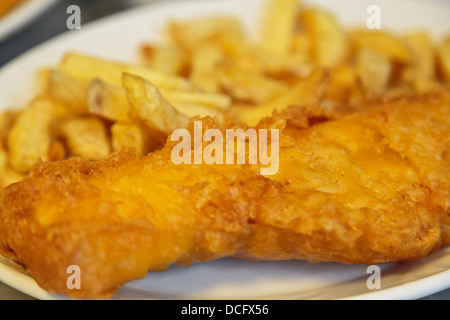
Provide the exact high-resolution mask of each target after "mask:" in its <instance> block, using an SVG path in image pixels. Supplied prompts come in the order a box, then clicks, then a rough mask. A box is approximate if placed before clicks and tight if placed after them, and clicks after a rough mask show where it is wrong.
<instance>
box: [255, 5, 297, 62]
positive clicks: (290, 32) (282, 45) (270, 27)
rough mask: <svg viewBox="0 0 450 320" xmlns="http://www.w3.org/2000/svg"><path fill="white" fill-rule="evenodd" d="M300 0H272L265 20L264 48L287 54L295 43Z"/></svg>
mask: <svg viewBox="0 0 450 320" xmlns="http://www.w3.org/2000/svg"><path fill="white" fill-rule="evenodd" d="M298 3H299V1H298V0H270V1H269V3H268V5H267V8H266V16H265V18H264V20H263V25H262V28H261V31H262V35H261V38H262V41H261V42H262V44H261V45H262V48H263V49H264V50H266V51H268V52H270V53H272V54H275V55H281V56H285V55H287V54H288V53H289V52H290V50H291V48H292V45H293V41H294V31H295V23H296V16H297V6H298Z"/></svg>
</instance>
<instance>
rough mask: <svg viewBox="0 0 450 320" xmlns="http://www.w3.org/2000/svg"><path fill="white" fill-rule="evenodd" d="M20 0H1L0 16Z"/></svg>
mask: <svg viewBox="0 0 450 320" xmlns="http://www.w3.org/2000/svg"><path fill="white" fill-rule="evenodd" d="M21 1H22V0H2V1H1V2H0V17H2V16H4V15H5V14H7V13H8V12H9V11H10V10H12V9H13V8H14V6H16V5H17V4H18V3H20V2H21Z"/></svg>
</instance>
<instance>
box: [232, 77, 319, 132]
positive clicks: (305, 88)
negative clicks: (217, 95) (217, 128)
mask: <svg viewBox="0 0 450 320" xmlns="http://www.w3.org/2000/svg"><path fill="white" fill-rule="evenodd" d="M327 80H328V73H327V72H325V71H322V70H316V71H315V72H313V73H312V74H311V75H310V76H309V77H308V78H306V79H299V80H297V81H296V83H295V84H294V85H292V87H291V88H290V89H289V90H287V91H286V92H285V93H284V94H282V95H280V96H278V97H276V98H274V99H273V100H271V101H269V102H267V103H264V104H261V105H258V106H251V107H243V108H238V109H237V110H236V109H235V110H234V115H235V120H236V121H237V122H244V123H246V124H248V125H250V126H255V125H257V124H258V122H259V121H261V120H262V119H263V118H265V117H271V116H272V115H273V112H274V111H275V110H278V111H282V110H284V109H286V108H287V107H289V106H301V107H304V108H308V107H315V106H317V105H318V104H319V103H320V102H321V101H322V99H323V98H324V96H325V92H326V89H327V84H328V82H327Z"/></svg>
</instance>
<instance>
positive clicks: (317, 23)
mask: <svg viewBox="0 0 450 320" xmlns="http://www.w3.org/2000/svg"><path fill="white" fill-rule="evenodd" d="M302 22H303V24H304V26H305V28H306V30H307V32H308V33H309V34H310V37H311V42H312V43H311V45H312V56H313V59H314V60H315V62H316V63H317V64H318V65H319V66H324V67H334V66H336V65H337V64H339V63H341V62H343V61H345V60H346V59H347V57H348V54H349V49H348V48H349V46H348V39H347V34H346V32H345V31H344V30H343V28H342V26H341V25H340V24H339V23H338V21H337V20H336V18H335V17H334V16H333V15H331V14H329V13H327V12H325V11H320V10H317V9H309V10H306V11H305V12H304V13H303V15H302Z"/></svg>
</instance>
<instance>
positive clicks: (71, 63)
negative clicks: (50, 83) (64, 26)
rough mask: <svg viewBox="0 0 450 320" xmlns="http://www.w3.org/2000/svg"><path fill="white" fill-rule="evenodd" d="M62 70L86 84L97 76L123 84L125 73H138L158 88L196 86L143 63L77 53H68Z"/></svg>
mask: <svg viewBox="0 0 450 320" xmlns="http://www.w3.org/2000/svg"><path fill="white" fill-rule="evenodd" d="M60 70H61V71H62V72H64V73H66V74H68V75H69V76H71V77H73V78H75V79H78V80H79V81H82V82H84V83H86V84H88V83H89V82H90V81H92V80H93V79H95V78H98V79H100V80H103V81H105V82H109V83H111V84H113V85H117V86H121V85H122V75H123V73H125V72H127V73H131V74H135V75H138V76H140V77H142V78H144V79H146V80H147V81H151V82H152V83H153V84H154V85H155V86H157V87H158V88H165V89H173V90H190V89H193V88H194V86H193V85H192V84H191V83H190V82H189V81H188V80H186V79H184V78H182V77H179V76H176V75H172V74H169V73H165V72H161V71H159V70H155V69H152V68H149V67H147V66H143V65H126V64H121V63H117V62H113V61H108V60H104V59H99V58H95V57H91V56H87V55H81V54H76V53H69V54H67V55H66V56H65V57H64V58H63V59H62V61H61V64H60Z"/></svg>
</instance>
